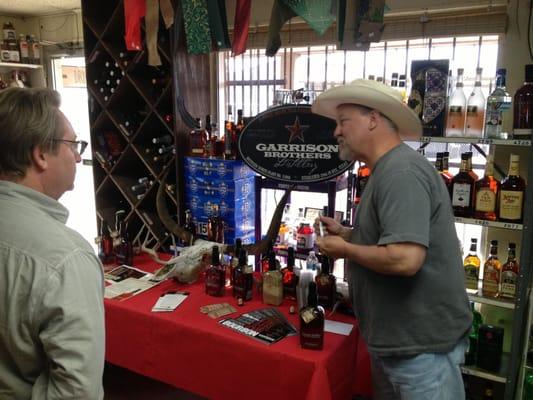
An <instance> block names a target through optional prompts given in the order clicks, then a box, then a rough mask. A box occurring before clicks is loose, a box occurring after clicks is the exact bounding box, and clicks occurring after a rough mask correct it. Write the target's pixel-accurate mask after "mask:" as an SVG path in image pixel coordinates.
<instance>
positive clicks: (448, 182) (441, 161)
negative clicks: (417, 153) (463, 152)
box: [435, 152, 452, 191]
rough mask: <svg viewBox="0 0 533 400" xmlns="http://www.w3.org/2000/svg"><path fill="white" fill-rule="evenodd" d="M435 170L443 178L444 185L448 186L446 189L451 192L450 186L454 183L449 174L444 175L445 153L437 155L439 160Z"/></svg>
mask: <svg viewBox="0 0 533 400" xmlns="http://www.w3.org/2000/svg"><path fill="white" fill-rule="evenodd" d="M435 169H436V170H437V171H438V172H439V175H440V176H441V177H442V180H443V181H444V184H445V185H446V188H447V189H448V191H449V190H450V185H451V183H452V177H451V176H450V174H449V173H448V174H445V173H444V153H442V152H438V153H437V158H436V159H435Z"/></svg>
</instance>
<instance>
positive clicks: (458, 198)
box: [450, 153, 475, 218]
mask: <svg viewBox="0 0 533 400" xmlns="http://www.w3.org/2000/svg"><path fill="white" fill-rule="evenodd" d="M474 186H475V179H474V178H473V177H472V176H471V175H470V174H469V173H468V155H467V154H466V153H463V154H461V169H460V170H459V173H458V174H457V175H455V176H454V177H453V179H452V184H451V186H450V188H451V191H450V196H451V199H452V207H453V212H454V214H455V215H456V216H458V217H465V218H470V217H471V216H472V213H473V205H474Z"/></svg>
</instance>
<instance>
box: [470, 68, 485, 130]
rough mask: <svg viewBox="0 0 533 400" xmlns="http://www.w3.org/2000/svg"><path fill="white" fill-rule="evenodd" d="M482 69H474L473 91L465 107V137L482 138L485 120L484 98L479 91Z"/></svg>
mask: <svg viewBox="0 0 533 400" xmlns="http://www.w3.org/2000/svg"><path fill="white" fill-rule="evenodd" d="M482 71H483V69H482V68H476V81H475V83H474V89H473V90H472V93H471V94H470V96H469V97H468V101H467V105H466V128H465V136H466V137H477V138H480V137H482V136H483V120H484V118H485V96H484V95H483V92H482V90H481V73H482Z"/></svg>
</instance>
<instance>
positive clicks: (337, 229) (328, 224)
mask: <svg viewBox="0 0 533 400" xmlns="http://www.w3.org/2000/svg"><path fill="white" fill-rule="evenodd" d="M320 221H321V222H322V226H323V227H324V234H325V235H326V234H327V235H336V236H340V237H342V238H343V239H344V240H349V239H350V233H351V231H352V230H351V229H350V228H347V227H345V226H342V225H341V224H339V223H338V222H337V221H335V220H334V219H333V218H330V217H324V216H319V217H317V218H316V219H315V223H314V225H313V227H314V228H315V233H316V234H317V235H316V236H317V238H318V237H319V236H320Z"/></svg>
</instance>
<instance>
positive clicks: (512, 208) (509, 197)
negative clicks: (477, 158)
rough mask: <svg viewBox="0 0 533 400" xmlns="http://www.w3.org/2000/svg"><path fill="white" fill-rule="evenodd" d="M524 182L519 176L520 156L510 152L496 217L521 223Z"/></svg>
mask: <svg viewBox="0 0 533 400" xmlns="http://www.w3.org/2000/svg"><path fill="white" fill-rule="evenodd" d="M525 189H526V183H525V181H524V179H523V178H522V177H520V156H518V155H517V154H511V157H510V160H509V172H508V174H507V176H506V177H505V178H503V180H502V183H501V187H500V202H499V209H498V210H499V211H498V218H499V219H500V220H501V221H505V222H512V223H516V224H521V223H522V218H523V210H524V192H525Z"/></svg>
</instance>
